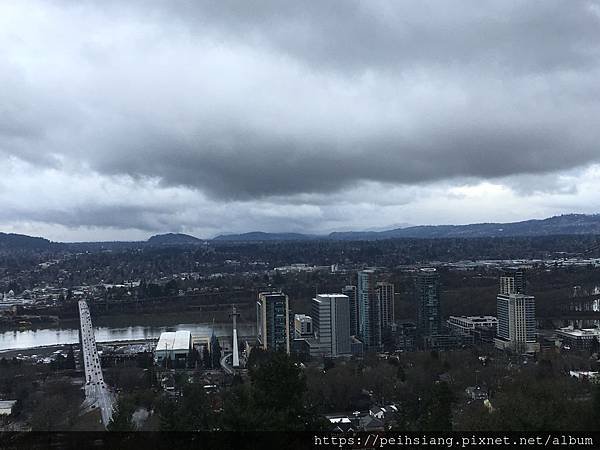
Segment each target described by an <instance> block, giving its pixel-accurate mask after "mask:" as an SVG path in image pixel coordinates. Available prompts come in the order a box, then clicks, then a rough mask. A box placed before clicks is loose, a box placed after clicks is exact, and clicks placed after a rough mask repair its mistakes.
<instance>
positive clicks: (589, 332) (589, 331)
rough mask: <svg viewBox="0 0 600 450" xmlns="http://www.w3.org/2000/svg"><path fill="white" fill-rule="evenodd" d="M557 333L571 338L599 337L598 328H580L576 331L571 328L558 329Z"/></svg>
mask: <svg viewBox="0 0 600 450" xmlns="http://www.w3.org/2000/svg"><path fill="white" fill-rule="evenodd" d="M556 332H557V333H563V334H568V335H569V336H573V337H594V336H597V337H600V328H582V329H576V328H573V327H566V328H559V329H558V330H556Z"/></svg>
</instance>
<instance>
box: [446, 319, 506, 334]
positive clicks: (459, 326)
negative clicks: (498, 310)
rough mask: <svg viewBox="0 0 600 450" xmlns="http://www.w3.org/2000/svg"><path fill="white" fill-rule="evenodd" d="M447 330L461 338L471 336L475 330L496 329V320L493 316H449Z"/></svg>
mask: <svg viewBox="0 0 600 450" xmlns="http://www.w3.org/2000/svg"><path fill="white" fill-rule="evenodd" d="M447 324H448V328H449V329H450V331H451V332H453V333H456V334H460V335H462V336H473V335H474V333H475V330H476V329H477V328H485V329H493V330H494V332H495V331H496V330H497V328H498V319H497V318H496V317H494V316H450V317H448V321H447Z"/></svg>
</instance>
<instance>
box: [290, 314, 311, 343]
mask: <svg viewBox="0 0 600 450" xmlns="http://www.w3.org/2000/svg"><path fill="white" fill-rule="evenodd" d="M313 334H314V332H313V320H312V317H310V316H307V315H306V314H295V315H294V337H295V338H305V337H312V336H313Z"/></svg>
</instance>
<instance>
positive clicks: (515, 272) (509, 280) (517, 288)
mask: <svg viewBox="0 0 600 450" xmlns="http://www.w3.org/2000/svg"><path fill="white" fill-rule="evenodd" d="M526 292H527V279H526V277H525V270H524V269H522V268H519V267H509V268H507V269H504V273H503V275H502V276H501V277H500V294H505V295H509V294H525V293H526Z"/></svg>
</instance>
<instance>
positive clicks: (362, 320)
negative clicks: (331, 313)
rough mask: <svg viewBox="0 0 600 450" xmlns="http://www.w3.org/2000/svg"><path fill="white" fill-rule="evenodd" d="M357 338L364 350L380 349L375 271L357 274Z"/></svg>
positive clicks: (379, 313) (379, 314)
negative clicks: (362, 344)
mask: <svg viewBox="0 0 600 450" xmlns="http://www.w3.org/2000/svg"><path fill="white" fill-rule="evenodd" d="M357 294H358V336H359V338H360V339H361V341H362V342H363V343H364V345H365V348H366V350H379V348H380V347H381V311H380V306H379V298H378V297H377V292H376V290H375V271H374V270H372V269H367V270H361V271H360V272H358V289H357Z"/></svg>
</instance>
